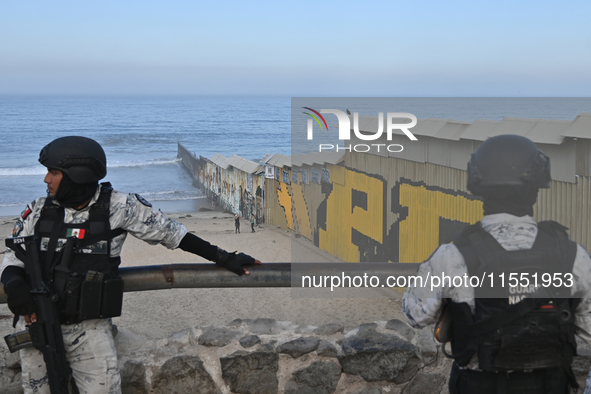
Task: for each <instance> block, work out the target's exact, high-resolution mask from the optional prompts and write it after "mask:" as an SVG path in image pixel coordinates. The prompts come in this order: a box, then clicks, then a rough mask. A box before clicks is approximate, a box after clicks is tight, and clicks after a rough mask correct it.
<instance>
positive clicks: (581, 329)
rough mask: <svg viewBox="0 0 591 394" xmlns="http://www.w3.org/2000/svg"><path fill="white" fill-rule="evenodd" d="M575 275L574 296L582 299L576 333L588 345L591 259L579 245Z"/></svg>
mask: <svg viewBox="0 0 591 394" xmlns="http://www.w3.org/2000/svg"><path fill="white" fill-rule="evenodd" d="M573 275H574V280H575V288H573V290H572V294H573V295H574V296H577V297H581V303H580V304H579V305H578V307H577V309H576V311H575V327H576V333H577V335H578V336H579V337H581V338H582V339H584V340H585V341H586V342H587V343H591V258H589V255H588V254H587V251H586V250H585V249H584V248H583V247H582V246H581V245H577V257H576V258H575V263H574V265H573Z"/></svg>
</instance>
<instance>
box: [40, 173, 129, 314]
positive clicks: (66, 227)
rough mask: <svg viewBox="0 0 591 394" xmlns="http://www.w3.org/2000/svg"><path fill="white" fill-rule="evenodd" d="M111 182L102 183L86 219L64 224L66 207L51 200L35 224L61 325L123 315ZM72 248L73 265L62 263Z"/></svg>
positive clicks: (44, 268) (41, 254) (44, 270)
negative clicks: (68, 244) (114, 249)
mask: <svg viewBox="0 0 591 394" xmlns="http://www.w3.org/2000/svg"><path fill="white" fill-rule="evenodd" d="M112 191H113V188H112V187H111V184H110V183H109V182H105V183H102V184H101V191H100V193H99V197H98V199H97V201H96V202H95V203H94V204H93V205H92V206H91V207H90V209H89V215H88V220H87V221H86V222H82V223H64V208H63V207H62V206H59V205H56V204H54V203H53V198H51V197H47V199H46V200H45V204H44V205H43V208H42V209H41V214H40V217H39V219H38V221H37V223H36V227H35V231H36V234H38V235H39V237H40V239H41V245H40V258H41V261H42V263H43V264H44V266H43V267H42V268H43V269H42V271H43V275H44V276H45V279H46V280H48V281H49V282H50V283H52V286H53V289H54V291H55V292H56V294H57V295H58V296H59V298H60V299H59V301H58V310H59V311H60V312H61V315H62V323H63V324H72V323H77V322H80V321H83V320H86V319H91V318H103V317H114V316H119V315H120V314H121V304H122V300H123V281H122V280H121V279H120V278H118V267H119V265H120V263H121V258H120V257H119V256H117V257H111V241H112V239H113V238H115V237H116V236H118V235H120V234H122V233H123V232H124V230H123V229H114V230H112V229H111V225H110V222H109V213H110V203H111V193H112ZM72 237H74V238H76V239H75V240H73V241H75V242H74V243H73V245H74V246H73V248H72V252H73V253H72V254H71V256H72V257H71V259H69V260H70V261H69V262H67V264H64V263H63V262H62V259H63V258H64V255H65V250H64V249H66V248H65V246H64V245H65V244H66V241H67V240H68V239H71V238H72Z"/></svg>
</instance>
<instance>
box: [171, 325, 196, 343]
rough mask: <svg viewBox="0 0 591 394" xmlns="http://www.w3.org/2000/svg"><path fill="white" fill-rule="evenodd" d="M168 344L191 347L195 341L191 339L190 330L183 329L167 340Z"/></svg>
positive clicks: (191, 333)
mask: <svg viewBox="0 0 591 394" xmlns="http://www.w3.org/2000/svg"><path fill="white" fill-rule="evenodd" d="M169 340H170V342H173V343H176V344H178V345H180V346H193V345H195V339H194V338H193V332H192V329H191V328H187V329H184V330H183V331H179V332H175V333H174V334H172V335H171V336H170V338H169Z"/></svg>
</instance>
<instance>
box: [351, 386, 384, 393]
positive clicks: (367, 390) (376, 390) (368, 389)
mask: <svg viewBox="0 0 591 394" xmlns="http://www.w3.org/2000/svg"><path fill="white" fill-rule="evenodd" d="M355 394H382V390H380V389H379V388H377V387H366V388H364V389H363V390H361V391H357V392H356V393H355Z"/></svg>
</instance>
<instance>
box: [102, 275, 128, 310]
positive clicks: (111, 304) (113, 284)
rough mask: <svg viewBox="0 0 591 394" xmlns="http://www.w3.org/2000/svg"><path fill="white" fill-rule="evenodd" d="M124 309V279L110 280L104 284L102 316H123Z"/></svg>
mask: <svg viewBox="0 0 591 394" xmlns="http://www.w3.org/2000/svg"><path fill="white" fill-rule="evenodd" d="M122 307H123V279H121V278H114V279H108V280H106V281H105V282H104V283H103V297H102V301H101V316H100V317H103V318H106V317H117V316H121V308H122Z"/></svg>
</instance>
